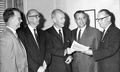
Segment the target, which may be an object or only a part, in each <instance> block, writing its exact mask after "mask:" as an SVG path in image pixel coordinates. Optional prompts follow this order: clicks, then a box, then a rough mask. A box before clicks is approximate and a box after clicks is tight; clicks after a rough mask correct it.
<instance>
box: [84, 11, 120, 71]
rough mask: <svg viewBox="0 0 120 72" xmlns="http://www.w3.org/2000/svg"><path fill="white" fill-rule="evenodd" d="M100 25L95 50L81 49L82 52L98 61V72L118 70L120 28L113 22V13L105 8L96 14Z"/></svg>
mask: <svg viewBox="0 0 120 72" xmlns="http://www.w3.org/2000/svg"><path fill="white" fill-rule="evenodd" d="M97 17H98V18H97V20H98V23H99V24H100V27H101V28H103V29H104V33H103V35H102V38H101V42H100V45H99V47H98V49H97V50H91V49H88V50H83V51H82V52H83V53H86V54H88V55H93V58H94V60H95V61H97V62H98V72H120V66H119V65H120V54H119V49H120V30H119V29H118V28H117V27H116V26H115V24H114V20H113V19H114V15H113V13H111V12H110V11H108V10H107V9H102V10H100V11H99V12H98V15H97Z"/></svg>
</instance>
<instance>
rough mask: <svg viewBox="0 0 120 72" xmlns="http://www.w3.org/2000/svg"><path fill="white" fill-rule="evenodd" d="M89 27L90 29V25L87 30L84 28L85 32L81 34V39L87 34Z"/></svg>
mask: <svg viewBox="0 0 120 72" xmlns="http://www.w3.org/2000/svg"><path fill="white" fill-rule="evenodd" d="M88 29H89V27H86V28H85V30H84V32H83V34H82V36H81V39H84V37H85V35H87V32H88Z"/></svg>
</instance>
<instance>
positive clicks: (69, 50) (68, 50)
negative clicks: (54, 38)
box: [66, 48, 74, 54]
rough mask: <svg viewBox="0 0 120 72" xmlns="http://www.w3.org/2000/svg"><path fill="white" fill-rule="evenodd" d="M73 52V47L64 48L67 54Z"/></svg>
mask: <svg viewBox="0 0 120 72" xmlns="http://www.w3.org/2000/svg"><path fill="white" fill-rule="evenodd" d="M73 52H74V49H72V48H67V49H66V53H67V54H72V53H73Z"/></svg>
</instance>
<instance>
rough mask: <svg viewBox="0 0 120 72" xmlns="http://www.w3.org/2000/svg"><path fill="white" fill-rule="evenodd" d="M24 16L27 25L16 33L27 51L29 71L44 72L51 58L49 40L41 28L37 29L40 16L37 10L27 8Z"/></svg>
mask: <svg viewBox="0 0 120 72" xmlns="http://www.w3.org/2000/svg"><path fill="white" fill-rule="evenodd" d="M26 18H27V21H28V25H27V26H26V27H25V28H23V29H21V30H19V31H18V34H19V37H20V39H21V41H22V42H23V44H24V46H25V48H26V51H27V55H28V68H29V72H44V71H45V69H46V67H47V66H48V65H49V63H50V59H51V55H50V48H52V47H51V46H52V45H51V42H50V41H51V40H48V39H50V38H48V37H49V36H48V34H46V33H45V32H44V31H43V30H41V29H37V26H38V25H39V20H40V18H41V17H40V16H39V12H38V11H37V10H35V9H31V10H29V11H28V13H27V15H26Z"/></svg>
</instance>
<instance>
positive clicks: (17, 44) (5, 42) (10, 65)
mask: <svg viewBox="0 0 120 72" xmlns="http://www.w3.org/2000/svg"><path fill="white" fill-rule="evenodd" d="M3 19H4V21H5V23H6V27H5V29H4V31H3V32H2V34H1V35H0V72H28V62H27V54H26V50H25V48H24V46H23V45H22V43H21V41H20V40H19V39H18V36H17V33H16V29H18V28H19V27H20V23H21V22H22V19H21V15H20V11H19V10H18V9H16V8H7V9H6V10H5V11H4V13H3Z"/></svg>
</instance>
